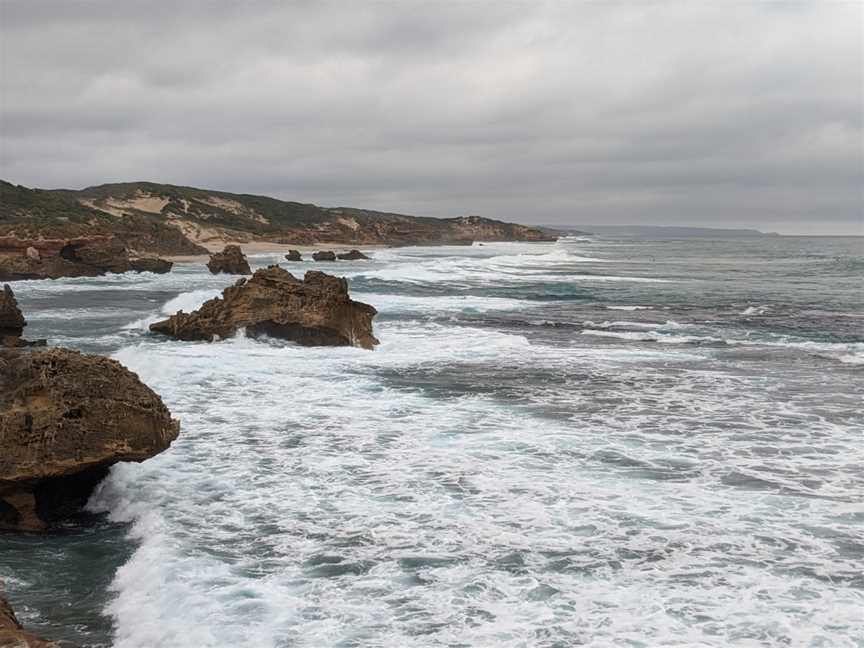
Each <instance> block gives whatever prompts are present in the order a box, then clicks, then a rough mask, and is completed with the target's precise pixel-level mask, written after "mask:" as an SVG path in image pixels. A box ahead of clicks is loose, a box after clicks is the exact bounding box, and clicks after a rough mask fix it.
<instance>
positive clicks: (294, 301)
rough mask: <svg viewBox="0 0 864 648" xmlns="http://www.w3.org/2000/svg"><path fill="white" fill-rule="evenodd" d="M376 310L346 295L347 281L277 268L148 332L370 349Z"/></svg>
mask: <svg viewBox="0 0 864 648" xmlns="http://www.w3.org/2000/svg"><path fill="white" fill-rule="evenodd" d="M377 312H378V311H376V310H375V309H374V308H373V307H372V306H369V305H368V304H363V303H360V302H355V301H353V300H352V299H351V298H350V297H349V296H348V283H347V282H346V281H345V279H340V278H338V277H333V276H331V275H328V274H325V273H323V272H317V271H314V270H313V271H309V272H307V273H306V275H305V277H304V279H302V280H300V279H298V278H296V277H295V276H294V275H292V274H291V273H290V272H288V271H287V270H284V269H282V268H280V267H279V266H270V267H269V268H266V269H261V270H258V271H257V272H256V273H255V274H254V275H253V276H252V278H251V279H249V280H248V281H247V280H245V279H241V280H240V281H238V282H237V283H236V284H235V285H234V286H231V287H229V288H226V289H225V290H224V291H223V293H222V297H221V298H219V297H217V298H215V299H211V300H210V301H208V302H206V303H205V304H204V305H203V306H201V308H199V309H198V310H197V311H195V312H193V313H188V314H187V313H184V312H183V311H180V312H179V313H177V314H176V315H173V316H172V317H170V318H169V319H167V320H164V321H162V322H157V323H155V324H151V325H150V330H151V331H154V332H156V333H162V334H164V335H170V336H172V337H175V338H178V339H180V340H208V341H213V340H216V339H221V338H226V337H230V336H231V335H233V334H234V333H236V332H237V330H238V329H241V328H245V330H246V334H247V335H249V336H256V335H261V334H264V335H269V336H271V337H277V338H282V339H286V340H291V341H293V342H297V343H298V344H302V345H305V346H350V345H353V346H359V347H363V348H365V349H372V348H374V346H375V345H376V344H378V340H376V339H375V337H374V336H373V335H372V318H374V317H375V315H376V314H377Z"/></svg>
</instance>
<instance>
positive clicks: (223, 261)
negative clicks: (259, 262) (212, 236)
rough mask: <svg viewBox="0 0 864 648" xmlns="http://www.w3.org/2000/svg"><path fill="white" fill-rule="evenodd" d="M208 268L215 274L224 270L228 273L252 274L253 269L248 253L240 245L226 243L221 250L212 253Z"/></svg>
mask: <svg viewBox="0 0 864 648" xmlns="http://www.w3.org/2000/svg"><path fill="white" fill-rule="evenodd" d="M207 268H208V269H209V270H210V272H212V273H213V274H219V273H220V272H224V273H226V274H240V275H248V274H252V269H251V268H250V267H249V262H248V261H247V260H246V255H245V254H243V250H241V249H240V246H239V245H226V246H225V249H224V250H222V251H221V252H216V253H214V254H211V255H210V260H209V261H208V262H207Z"/></svg>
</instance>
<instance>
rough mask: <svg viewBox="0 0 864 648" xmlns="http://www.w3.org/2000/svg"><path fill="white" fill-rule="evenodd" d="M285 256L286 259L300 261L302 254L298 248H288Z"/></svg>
mask: <svg viewBox="0 0 864 648" xmlns="http://www.w3.org/2000/svg"><path fill="white" fill-rule="evenodd" d="M285 258H286V259H287V260H288V261H302V260H303V256H302V255H301V254H300V252H299V250H288V254H286V255H285Z"/></svg>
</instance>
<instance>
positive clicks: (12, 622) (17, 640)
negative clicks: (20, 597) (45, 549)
mask: <svg viewBox="0 0 864 648" xmlns="http://www.w3.org/2000/svg"><path fill="white" fill-rule="evenodd" d="M0 648H60V644H58V643H55V642H53V641H46V640H44V639H40V638H39V637H37V636H36V635H33V634H30V633H29V632H27V631H25V630H24V628H23V627H22V626H21V623H19V621H18V619H17V618H16V617H15V612H14V611H13V610H12V606H11V605H9V601H7V600H6V597H5V596H4V595H3V583H2V582H0Z"/></svg>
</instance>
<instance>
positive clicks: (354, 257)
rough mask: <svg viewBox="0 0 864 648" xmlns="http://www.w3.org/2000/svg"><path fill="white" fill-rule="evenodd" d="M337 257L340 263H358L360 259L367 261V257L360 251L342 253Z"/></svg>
mask: <svg viewBox="0 0 864 648" xmlns="http://www.w3.org/2000/svg"><path fill="white" fill-rule="evenodd" d="M338 257H339V258H340V259H341V260H342V261H358V260H360V259H368V258H369V257H368V256H366V255H365V254H363V253H362V252H361V251H360V250H351V251H350V252H343V253H342V254H339V255H338Z"/></svg>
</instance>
